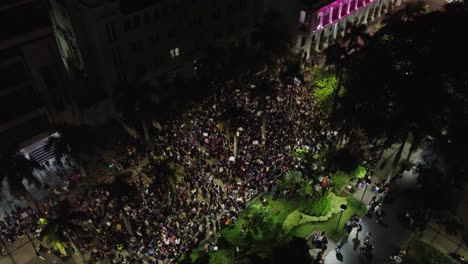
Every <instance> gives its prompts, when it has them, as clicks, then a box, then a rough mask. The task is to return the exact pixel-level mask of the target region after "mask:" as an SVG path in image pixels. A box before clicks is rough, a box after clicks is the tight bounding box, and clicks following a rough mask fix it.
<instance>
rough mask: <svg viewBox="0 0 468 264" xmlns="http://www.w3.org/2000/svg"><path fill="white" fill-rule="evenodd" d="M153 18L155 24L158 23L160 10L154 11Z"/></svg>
mask: <svg viewBox="0 0 468 264" xmlns="http://www.w3.org/2000/svg"><path fill="white" fill-rule="evenodd" d="M153 18H154V22H156V21H157V20H158V19H159V9H157V8H155V9H154V10H153Z"/></svg>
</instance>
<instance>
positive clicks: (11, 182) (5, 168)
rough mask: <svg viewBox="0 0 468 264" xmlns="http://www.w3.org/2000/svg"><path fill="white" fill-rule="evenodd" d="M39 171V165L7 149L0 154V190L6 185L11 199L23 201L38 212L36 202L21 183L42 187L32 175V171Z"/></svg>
mask: <svg viewBox="0 0 468 264" xmlns="http://www.w3.org/2000/svg"><path fill="white" fill-rule="evenodd" d="M36 169H40V165H39V164H38V163H37V162H35V161H33V160H29V159H27V158H26V157H25V156H24V155H23V154H21V153H19V152H17V151H16V148H9V150H8V149H7V150H6V151H4V152H3V153H0V189H2V188H3V187H4V184H5V182H6V184H8V190H9V192H10V194H11V195H12V196H13V197H16V198H22V199H25V200H26V201H27V202H28V204H30V205H31V206H33V207H34V209H36V210H38V206H37V204H36V201H35V200H34V199H33V198H32V196H31V194H30V193H29V191H28V189H27V188H26V186H25V185H24V184H23V181H26V182H27V183H28V185H33V186H35V187H36V188H40V187H41V186H42V183H41V181H40V180H39V179H38V178H37V177H36V175H34V170H36Z"/></svg>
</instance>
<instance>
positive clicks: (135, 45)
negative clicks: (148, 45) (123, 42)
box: [132, 40, 143, 52]
mask: <svg viewBox="0 0 468 264" xmlns="http://www.w3.org/2000/svg"><path fill="white" fill-rule="evenodd" d="M132 50H133V52H140V51H143V42H142V41H141V40H138V41H135V42H133V43H132Z"/></svg>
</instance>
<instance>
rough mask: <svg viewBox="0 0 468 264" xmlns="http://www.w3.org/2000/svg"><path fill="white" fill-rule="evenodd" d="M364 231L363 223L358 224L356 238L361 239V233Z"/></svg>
mask: <svg viewBox="0 0 468 264" xmlns="http://www.w3.org/2000/svg"><path fill="white" fill-rule="evenodd" d="M361 231H362V225H361V223H358V224H357V229H356V238H359V232H361Z"/></svg>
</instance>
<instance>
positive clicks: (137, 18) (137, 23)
mask: <svg viewBox="0 0 468 264" xmlns="http://www.w3.org/2000/svg"><path fill="white" fill-rule="evenodd" d="M133 25H134V27H136V28H137V27H139V26H140V25H141V21H140V16H139V15H136V16H134V17H133Z"/></svg>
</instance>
